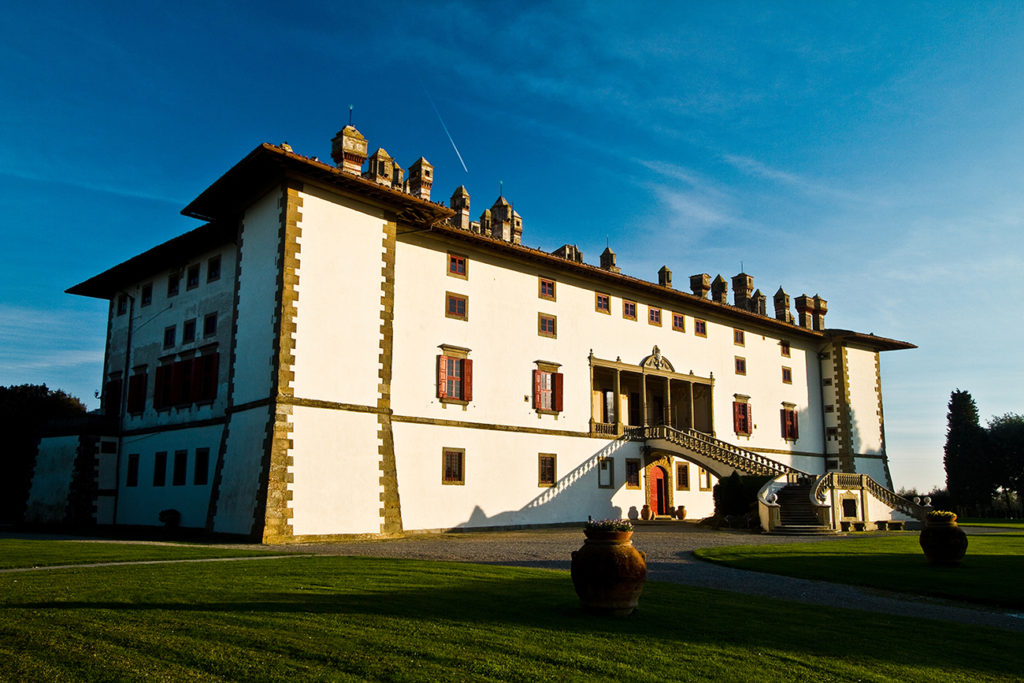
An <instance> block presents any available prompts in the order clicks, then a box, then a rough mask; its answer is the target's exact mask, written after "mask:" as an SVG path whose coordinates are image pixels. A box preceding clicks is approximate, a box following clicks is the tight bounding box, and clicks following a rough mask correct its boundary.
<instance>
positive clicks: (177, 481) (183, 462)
mask: <svg viewBox="0 0 1024 683" xmlns="http://www.w3.org/2000/svg"><path fill="white" fill-rule="evenodd" d="M187 481H188V451H187V450H177V451H174V464H173V467H172V468H171V486H184V485H185V482H187Z"/></svg>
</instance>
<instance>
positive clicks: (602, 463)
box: [597, 456, 615, 489]
mask: <svg viewBox="0 0 1024 683" xmlns="http://www.w3.org/2000/svg"><path fill="white" fill-rule="evenodd" d="M602 472H607V473H608V476H607V480H608V482H607V483H604V484H602V483H601V473H602ZM597 488H599V489H613V488H615V458H609V457H603V456H600V457H598V459H597Z"/></svg>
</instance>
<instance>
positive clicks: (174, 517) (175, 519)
mask: <svg viewBox="0 0 1024 683" xmlns="http://www.w3.org/2000/svg"><path fill="white" fill-rule="evenodd" d="M160 523H161V524H163V525H164V526H165V527H167V528H168V529H176V528H178V525H179V524H181V513H180V512H178V511H177V510H175V509H174V508H168V509H166V510H161V511H160Z"/></svg>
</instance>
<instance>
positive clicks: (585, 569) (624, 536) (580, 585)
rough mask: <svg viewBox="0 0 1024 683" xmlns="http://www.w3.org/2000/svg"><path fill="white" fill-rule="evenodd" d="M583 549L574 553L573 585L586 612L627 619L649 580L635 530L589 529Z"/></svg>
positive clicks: (572, 567)
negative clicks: (634, 543)
mask: <svg viewBox="0 0 1024 683" xmlns="http://www.w3.org/2000/svg"><path fill="white" fill-rule="evenodd" d="M584 533H585V534H586V536H587V539H586V540H585V541H583V547H582V548H580V549H579V550H577V551H575V552H573V554H572V565H571V574H572V585H573V587H574V588H575V589H576V595H578V596H579V597H580V602H581V603H582V604H583V609H585V610H586V611H588V612H590V613H593V614H608V615H614V616H628V615H630V614H632V613H633V610H635V609H636V605H637V602H638V601H639V600H640V593H641V592H642V591H643V589H644V582H645V581H646V580H647V556H646V555H644V553H642V552H640V551H639V550H637V549H636V548H634V547H633V541H632V540H631V537H632V536H633V532H632V531H593V530H586V531H584Z"/></svg>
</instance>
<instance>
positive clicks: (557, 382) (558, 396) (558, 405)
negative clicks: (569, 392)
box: [551, 372, 562, 412]
mask: <svg viewBox="0 0 1024 683" xmlns="http://www.w3.org/2000/svg"><path fill="white" fill-rule="evenodd" d="M551 380H552V384H553V386H552V388H551V390H552V391H553V392H554V394H555V395H554V401H553V405H554V407H555V410H556V411H558V412H562V373H560V372H554V373H551Z"/></svg>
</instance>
